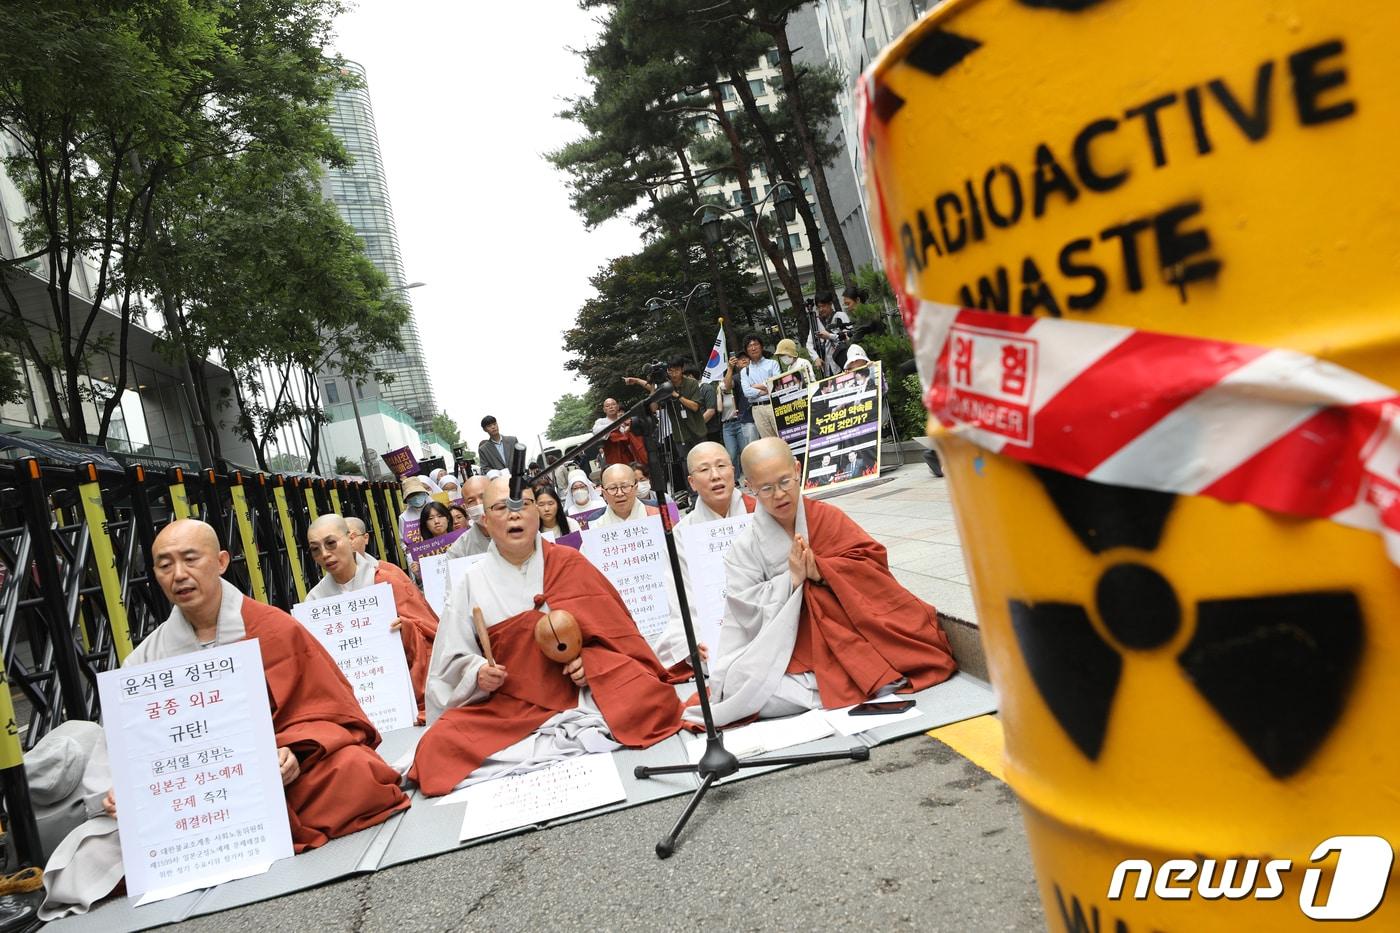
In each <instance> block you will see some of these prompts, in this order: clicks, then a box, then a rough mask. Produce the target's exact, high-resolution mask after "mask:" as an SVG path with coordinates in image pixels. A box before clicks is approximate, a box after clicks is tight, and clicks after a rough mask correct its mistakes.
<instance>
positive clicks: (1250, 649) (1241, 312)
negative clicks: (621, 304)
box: [863, 0, 1400, 931]
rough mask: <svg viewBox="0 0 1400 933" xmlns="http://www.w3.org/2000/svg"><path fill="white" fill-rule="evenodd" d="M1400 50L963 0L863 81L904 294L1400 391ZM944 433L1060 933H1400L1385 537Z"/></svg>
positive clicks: (867, 135)
mask: <svg viewBox="0 0 1400 933" xmlns="http://www.w3.org/2000/svg"><path fill="white" fill-rule="evenodd" d="M1397 39H1400V4H1393V3H1389V2H1384V0H1350V2H1346V3H1338V2H1330V0H1291V2H1290V0H1230V2H1215V3H1179V2H1178V3H1169V2H1162V0H949V2H945V3H943V4H941V5H940V6H938V7H937V8H936V9H934V10H933V11H932V12H930V13H929V14H928V15H926V16H925V17H924V18H923V19H922V20H920V21H919V22H918V23H917V24H916V25H915V26H914V27H913V28H912V29H910V30H909V32H908V33H906V34H905V35H904V36H903V37H901V38H900V39H899V40H898V41H897V42H896V43H895V44H894V45H892V46H891V47H890V48H889V49H888V50H886V52H885V53H884V54H883V56H882V57H881V58H880V59H879V60H878V61H877V62H876V63H875V65H874V66H873V67H872V68H871V70H870V72H869V73H868V74H867V75H866V77H865V79H864V81H865V86H864V90H865V95H866V100H867V104H866V115H865V122H864V127H863V145H864V150H865V156H866V164H867V186H868V188H869V192H870V202H871V207H872V226H873V227H874V228H875V230H876V233H877V235H878V236H879V237H880V239H881V241H882V245H883V251H884V255H885V258H886V264H887V270H888V272H889V274H890V278H891V281H892V282H894V283H895V285H896V287H897V288H898V287H902V289H903V291H904V293H905V294H906V295H907V296H910V297H911V298H912V299H914V300H922V301H932V302H940V303H946V304H954V305H962V306H969V307H981V308H985V309H989V310H996V311H1000V312H1004V313H1006V314H1009V315H1012V316H1017V317H1019V316H1023V315H1024V316H1033V317H1056V318H1062V319H1064V320H1068V321H1079V322H1084V323H1086V324H1089V325H1094V324H1105V325H1115V326H1118V327H1129V328H1135V329H1139V330H1142V331H1149V332H1156V333H1163V334H1172V335H1181V336H1186V337H1196V338H1203V339H1207V340H1225V341H1233V342H1236V343H1240V344H1248V345H1252V346H1258V347H1264V348H1276V349H1288V350H1295V351H1299V352H1301V353H1305V354H1308V355H1310V356H1312V357H1316V358H1318V359H1321V360H1325V361H1330V362H1332V363H1336V364H1339V365H1340V366H1342V367H1345V368H1346V369H1349V370H1351V371H1353V372H1355V373H1359V374H1361V375H1363V376H1365V377H1368V378H1369V379H1372V380H1375V381H1376V382H1379V383H1382V384H1384V385H1386V386H1390V387H1391V388H1394V387H1396V386H1400V309H1397V308H1396V307H1395V304H1396V302H1395V294H1396V291H1397V288H1400V173H1397V171H1396V170H1395V166H1396V165H1397V164H1400V93H1397V91H1396V88H1397V87H1400V54H1397V52H1396V40H1397ZM922 349H923V351H924V352H925V353H926V352H927V351H928V350H929V347H927V346H925V347H923V348H922ZM921 362H922V363H924V364H926V366H925V372H926V373H927V372H928V371H929V369H928V367H927V364H930V363H931V362H932V361H931V360H928V359H922V360H921ZM1108 407H1109V406H1107V405H1105V406H1104V409H1105V412H1106V411H1107V410H1108ZM1105 417H1107V414H1105ZM1237 417H1245V418H1247V415H1246V416H1238V415H1237ZM1234 426H1235V425H1232V424H1231V423H1229V422H1226V423H1222V424H1214V425H1208V430H1212V431H1226V432H1228V431H1230V430H1231V429H1232V428H1233V427H1234ZM931 433H932V434H933V436H934V437H935V439H936V441H937V444H938V447H939V450H940V452H941V454H942V456H943V459H944V467H945V469H946V471H947V475H948V477H949V479H950V483H951V488H952V493H953V501H954V506H955V509H956V513H957V519H958V525H959V530H960V533H961V535H962V539H963V543H964V546H965V548H966V550H967V555H968V565H969V571H970V576H971V579H972V585H973V589H974V595H975V598H976V602H977V610H978V617H979V620H980V623H981V626H982V632H983V636H984V639H985V643H986V648H987V653H988V660H989V666H990V669H991V673H992V676H993V679H994V681H995V683H996V686H997V689H998V692H999V695H1000V697H1001V700H1002V715H1003V717H1004V720H1005V731H1006V755H1007V769H1006V773H1007V777H1008V780H1009V782H1010V783H1011V785H1012V786H1013V787H1014V789H1015V790H1016V792H1017V794H1018V795H1019V796H1020V799H1021V800H1022V803H1023V811H1024V813H1025V818H1026V826H1027V832H1028V835H1029V838H1030V843H1031V848H1032V854H1033V857H1034V861H1035V865H1036V871H1037V875H1038V880H1039V884H1040V890H1041V896H1042V900H1043V903H1044V906H1045V911H1046V918H1047V923H1048V925H1049V926H1050V928H1051V929H1054V930H1061V929H1064V930H1094V931H1097V930H1104V931H1109V930H1114V931H1138V930H1163V931H1197V930H1231V931H1234V930H1270V931H1272V930H1293V929H1306V928H1311V927H1314V926H1315V925H1316V922H1317V920H1318V919H1355V916H1352V915H1360V914H1361V913H1363V912H1364V913H1366V916H1365V918H1364V919H1363V920H1362V921H1361V922H1360V923H1357V924H1355V925H1354V926H1353V928H1366V929H1370V928H1375V929H1400V894H1397V892H1396V891H1395V890H1394V888H1395V887H1396V886H1397V881H1396V878H1397V877H1398V876H1400V871H1392V865H1391V861H1392V858H1393V855H1392V851H1393V850H1392V847H1391V845H1390V844H1389V843H1394V842H1400V742H1397V741H1396V740H1395V735H1396V726H1395V723H1396V721H1397V720H1396V717H1397V715H1398V714H1397V712H1396V711H1397V710H1400V569H1397V567H1396V566H1395V565H1394V564H1393V563H1391V562H1390V561H1389V560H1388V559H1387V557H1386V553H1385V550H1384V546H1383V542H1382V539H1381V537H1380V536H1379V535H1377V534H1375V533H1373V532H1370V531H1365V530H1359V529H1357V528H1353V527H1344V526H1343V525H1340V524H1336V523H1333V522H1330V521H1326V520H1321V519H1301V518H1296V517H1289V516H1284V515H1280V514H1277V513H1273V512H1268V511H1265V510H1263V509H1260V508H1257V507H1255V506H1252V505H1242V504H1228V503H1225V502H1221V501H1217V500H1215V499H1210V498H1205V497H1201V496H1186V495H1173V494H1171V493H1169V492H1159V491H1153V490H1151V489H1129V488H1126V487H1125V486H1114V485H1104V484H1101V483H1094V482H1090V481H1088V480H1085V479H1079V478H1076V477H1071V476H1068V475H1066V474H1064V473H1059V472H1055V471H1052V470H1048V469H1044V468H1033V467H1030V466H1027V465H1026V464H1025V463H1023V462H1022V461H1021V460H1020V459H1015V458H1011V457H1008V456H1005V455H1004V454H1002V453H994V452H991V451H989V450H984V449H981V448H979V447H977V446H975V445H974V444H972V443H971V442H970V441H969V440H968V439H967V438H966V437H964V436H962V435H961V433H959V432H957V431H950V430H946V429H943V428H941V427H939V426H938V425H937V424H936V422H935V423H934V424H933V430H932V432H931ZM1145 485H1150V484H1145ZM1334 837H1342V838H1340V839H1339V840H1336V839H1334ZM1370 837H1378V838H1370ZM1329 840H1332V841H1329ZM1382 856H1384V858H1382ZM1382 860H1383V861H1384V865H1383V866H1382V865H1381V862H1382ZM1115 876H1116V877H1115ZM1222 876H1226V877H1222ZM1387 891H1388V893H1389V896H1388V897H1385V898H1384V899H1383V900H1381V899H1380V896H1381V895H1383V894H1384V893H1385V892H1387ZM1371 901H1377V902H1378V906H1377V904H1370V906H1369V907H1368V906H1367V905H1368V903H1370V902H1371Z"/></svg>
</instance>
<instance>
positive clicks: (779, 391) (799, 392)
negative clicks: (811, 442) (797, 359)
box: [773, 373, 809, 456]
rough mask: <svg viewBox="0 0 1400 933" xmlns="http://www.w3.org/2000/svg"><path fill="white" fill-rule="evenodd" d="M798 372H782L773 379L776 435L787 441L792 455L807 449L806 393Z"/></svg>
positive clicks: (805, 385)
mask: <svg viewBox="0 0 1400 933" xmlns="http://www.w3.org/2000/svg"><path fill="white" fill-rule="evenodd" d="M808 391H809V388H808V386H807V384H806V383H805V382H804V381H803V380H802V375H801V374H800V373H784V374H783V375H781V376H779V377H778V378H777V379H774V380H773V418H774V420H776V421H777V423H778V436H779V437H781V438H782V439H783V440H785V441H787V445H788V447H790V448H791V449H792V453H793V456H801V455H802V454H803V453H805V452H806V451H807V393H808Z"/></svg>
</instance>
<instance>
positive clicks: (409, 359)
mask: <svg viewBox="0 0 1400 933" xmlns="http://www.w3.org/2000/svg"><path fill="white" fill-rule="evenodd" d="M344 67H345V69H346V71H348V72H349V73H351V74H354V75H356V76H358V77H359V79H360V82H359V87H355V88H349V89H344V90H341V91H339V92H338V93H337V94H336V96H335V107H334V110H333V111H332V113H331V118H330V126H331V132H333V133H335V135H336V137H337V138H338V139H339V140H340V141H341V144H342V145H344V146H345V151H346V153H347V154H348V155H349V156H350V160H351V161H350V164H349V165H346V166H345V167H343V168H328V169H327V171H326V175H325V181H324V183H323V189H324V193H325V195H326V197H327V198H329V199H330V200H331V201H333V202H335V205H336V206H337V207H338V208H339V209H340V216H342V217H344V218H345V221H346V223H348V224H350V226H352V227H354V228H355V232H356V233H358V234H359V235H360V239H361V240H363V241H364V244H365V254H366V255H367V256H368V257H369V259H370V261H371V262H373V263H374V264H375V266H376V267H378V269H379V271H381V272H383V273H384V275H385V276H386V277H387V278H388V280H389V287H390V288H392V289H395V290H397V291H398V292H399V295H400V296H401V297H402V298H403V300H404V301H405V302H408V303H409V306H410V312H411V309H412V302H411V301H410V297H411V296H410V294H409V291H408V284H409V283H408V282H407V281H406V279H405V277H404V274H403V257H402V256H401V255H400V254H399V236H398V232H397V230H396V229H395V227H394V210H393V207H392V205H391V204H390V201H389V185H388V182H387V181H386V179H385V177H384V160H383V158H382V157H381V156H380V154H379V136H378V134H377V133H376V132H375V127H374V108H373V107H371V106H370V99H369V87H368V85H367V83H366V82H365V69H364V67H363V66H362V65H360V64H358V63H356V62H350V61H347V62H345V66H344ZM375 366H376V367H377V368H378V369H380V370H383V371H384V372H389V373H393V374H394V380H393V382H391V383H389V384H387V385H376V384H373V383H371V384H368V385H364V386H361V387H360V391H359V393H358V395H357V398H364V399H369V398H374V397H378V398H381V399H383V401H385V402H387V403H388V404H389V405H390V406H392V407H393V408H397V409H399V410H400V411H403V412H405V413H407V414H408V416H409V417H410V418H412V419H413V422H414V424H415V425H416V427H417V428H418V430H419V431H427V430H428V425H429V423H430V422H431V421H432V419H433V415H434V414H436V413H437V410H438V409H437V402H436V401H435V400H434V398H433V386H432V383H431V382H430V381H429V379H428V366H427V363H426V362H424V359H423V343H422V340H421V339H420V338H419V336H418V323H417V321H416V320H415V319H414V317H413V315H412V313H410V314H409V318H408V322H407V323H406V324H404V328H403V350H401V351H394V350H384V351H381V352H380V353H379V354H378V355H377V356H376V357H375ZM321 388H322V395H323V399H324V401H325V403H326V405H327V406H333V405H337V404H344V403H346V402H349V401H350V400H351V399H350V391H351V387H350V385H349V383H348V382H347V381H346V380H345V379H343V378H331V377H329V376H328V377H326V378H325V379H323V385H322V387H321Z"/></svg>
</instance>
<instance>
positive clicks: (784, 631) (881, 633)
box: [687, 437, 956, 725]
mask: <svg viewBox="0 0 1400 933" xmlns="http://www.w3.org/2000/svg"><path fill="white" fill-rule="evenodd" d="M743 466H744V480H745V483H746V484H747V485H748V487H749V489H750V490H752V491H753V492H755V493H757V497H758V504H759V508H758V509H757V510H756V511H755V512H754V517H753V523H752V524H751V525H750V526H749V527H748V529H746V530H745V531H744V532H743V533H742V534H741V535H740V536H739V537H738V538H737V539H736V540H735V542H734V544H733V545H731V546H730V548H729V553H728V554H727V555H726V556H725V573H726V577H727V582H728V586H727V593H728V598H727V600H726V606H725V614H724V622H723V623H722V624H721V626H720V636H719V645H718V648H717V651H716V658H715V662H714V672H713V677H712V679H711V682H710V683H711V690H712V691H713V695H714V696H715V697H716V702H715V703H714V704H713V709H714V714H715V722H716V724H721V725H722V724H725V723H731V722H735V721H737V720H741V719H745V718H747V717H750V716H753V715H755V714H757V715H759V716H761V717H768V716H787V715H791V714H794V713H800V712H802V711H804V710H809V709H816V708H818V707H825V708H828V709H832V708H838V707H842V706H850V705H851V704H854V703H860V702H862V701H864V700H867V699H869V698H871V697H874V696H878V695H882V694H885V693H889V692H901V693H902V692H910V691H914V690H922V689H924V688H925V687H931V686H933V685H934V684H937V683H941V682H942V681H944V680H947V679H948V678H949V677H950V676H952V674H953V672H954V670H956V665H955V664H954V662H953V655H952V652H951V650H950V649H949V646H948V638H947V636H946V635H944V633H943V630H942V629H941V628H939V626H938V615H937V613H936V612H935V611H934V608H933V607H932V606H930V605H928V604H927V603H925V602H924V601H922V600H921V599H919V598H918V597H916V596H914V595H913V594H912V593H910V592H909V591H908V590H906V589H905V588H904V587H902V586H900V585H899V583H898V582H896V580H895V579H894V577H893V576H892V575H891V574H890V570H889V566H888V563H887V561H886V558H885V549H884V547H883V546H882V545H880V544H879V543H877V542H876V541H874V540H873V539H871V537H870V536H869V535H867V534H866V533H865V532H864V531H862V530H861V528H860V526H858V525H857V524H856V523H855V522H853V521H851V519H850V518H848V517H847V516H846V515H845V513H843V512H842V511H841V510H840V509H837V508H836V507H834V506H831V505H827V504H826V503H824V502H819V501H815V500H810V499H806V500H804V499H803V497H802V486H801V471H800V470H799V469H798V466H797V463H796V461H795V460H794V459H793V456H792V451H791V450H789V449H788V446H787V444H786V443H784V442H783V441H782V439H781V438H776V437H773V438H763V439H761V440H758V441H755V442H754V443H752V444H750V445H749V446H748V447H746V448H745V449H744V453H743ZM687 715H688V716H689V715H692V714H691V713H687ZM694 715H696V716H697V717H698V711H696V712H695V713H694Z"/></svg>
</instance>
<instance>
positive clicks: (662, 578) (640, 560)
mask: <svg viewBox="0 0 1400 933" xmlns="http://www.w3.org/2000/svg"><path fill="white" fill-rule="evenodd" d="M583 555H584V556H585V557H587V558H588V560H589V562H590V563H592V564H593V566H595V567H597V568H598V569H599V570H601V571H602V572H603V576H605V577H607V578H608V582H609V583H611V584H612V585H613V587H614V588H616V590H617V592H618V595H620V596H621V597H622V601H623V602H624V603H626V604H627V611H628V613H630V614H631V616H632V621H633V622H635V623H637V631H639V632H641V633H642V637H643V638H645V639H646V640H647V641H648V642H649V643H651V644H655V643H656V641H657V640H658V639H659V638H660V637H661V635H662V633H664V632H665V631H666V622H667V620H669V619H670V617H671V604H670V598H669V592H668V589H667V588H668V587H669V586H670V585H671V582H670V580H671V573H670V568H671V560H670V557H669V556H667V554H666V533H665V532H664V531H663V530H662V529H661V516H660V515H648V516H647V517H646V518H639V519H636V520H634V521H630V522H625V523H623V524H621V525H605V526H603V527H602V528H597V527H594V528H585V529H584V530H583Z"/></svg>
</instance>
